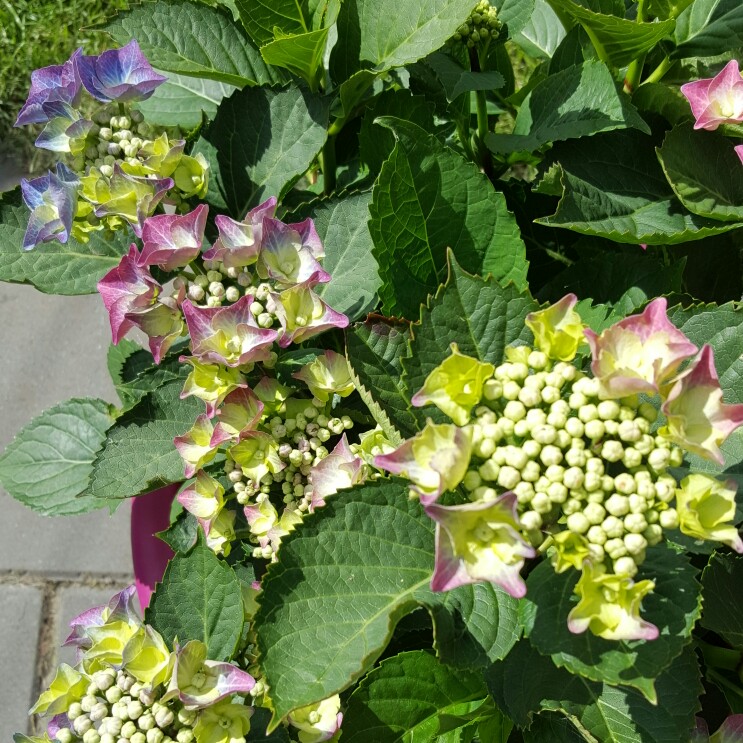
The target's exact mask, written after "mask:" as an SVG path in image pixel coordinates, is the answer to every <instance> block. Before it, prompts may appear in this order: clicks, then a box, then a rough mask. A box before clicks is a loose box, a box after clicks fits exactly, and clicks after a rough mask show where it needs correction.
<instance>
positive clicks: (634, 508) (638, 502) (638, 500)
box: [628, 493, 648, 513]
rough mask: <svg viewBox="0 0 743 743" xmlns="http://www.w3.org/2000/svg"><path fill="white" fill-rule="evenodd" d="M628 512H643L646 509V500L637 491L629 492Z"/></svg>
mask: <svg viewBox="0 0 743 743" xmlns="http://www.w3.org/2000/svg"><path fill="white" fill-rule="evenodd" d="M628 500H629V510H630V513H645V511H647V509H648V502H647V501H646V500H645V499H644V498H643V497H642V496H641V495H639V494H638V493H631V494H630V496H629V499H628Z"/></svg>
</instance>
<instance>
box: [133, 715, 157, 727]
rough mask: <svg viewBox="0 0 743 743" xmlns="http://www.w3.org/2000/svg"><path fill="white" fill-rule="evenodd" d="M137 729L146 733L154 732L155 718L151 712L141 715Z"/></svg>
mask: <svg viewBox="0 0 743 743" xmlns="http://www.w3.org/2000/svg"><path fill="white" fill-rule="evenodd" d="M137 727H138V728H139V729H140V730H144V731H145V732H147V731H148V730H152V728H154V727H155V716H154V715H153V714H152V713H151V712H146V713H145V714H143V715H141V716H140V718H139V719H138V720H137Z"/></svg>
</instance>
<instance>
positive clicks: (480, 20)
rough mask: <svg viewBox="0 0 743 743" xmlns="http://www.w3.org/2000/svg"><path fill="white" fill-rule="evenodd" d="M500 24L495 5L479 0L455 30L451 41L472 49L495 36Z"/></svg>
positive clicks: (498, 31)
mask: <svg viewBox="0 0 743 743" xmlns="http://www.w3.org/2000/svg"><path fill="white" fill-rule="evenodd" d="M502 25H503V24H502V23H501V22H500V21H499V20H498V11H497V9H496V8H495V6H493V5H491V4H490V3H489V2H488V0H480V2H479V3H477V5H476V6H475V9H474V10H473V11H472V13H470V15H469V17H468V18H467V20H466V21H465V22H464V23H463V24H462V25H461V26H460V27H459V28H458V29H457V30H456V33H455V34H454V36H453V37H452V41H455V42H461V43H462V44H465V45H466V46H467V47H469V48H470V49H472V48H473V47H475V46H477V45H478V44H480V43H481V42H488V41H490V39H493V38H497V37H498V35H499V34H500V30H501V27H502Z"/></svg>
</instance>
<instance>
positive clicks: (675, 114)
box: [632, 83, 694, 124]
mask: <svg viewBox="0 0 743 743" xmlns="http://www.w3.org/2000/svg"><path fill="white" fill-rule="evenodd" d="M632 103H633V104H634V105H635V106H636V107H637V109H638V110H640V111H644V112H647V113H655V114H658V115H660V116H662V117H663V118H665V119H666V120H667V121H668V122H670V123H671V124H681V123H682V122H685V121H693V120H694V117H693V116H692V113H691V108H690V107H689V101H688V100H686V98H685V97H684V95H683V94H682V93H681V91H680V90H679V88H678V86H675V85H665V84H664V83H643V84H642V85H641V86H640V87H639V88H637V90H635V92H634V93H633V94H632Z"/></svg>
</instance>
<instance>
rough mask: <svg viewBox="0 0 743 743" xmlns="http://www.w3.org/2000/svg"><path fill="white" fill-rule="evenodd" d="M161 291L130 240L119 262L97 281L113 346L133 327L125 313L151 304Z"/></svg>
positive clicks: (153, 303) (145, 307) (152, 304)
mask: <svg viewBox="0 0 743 743" xmlns="http://www.w3.org/2000/svg"><path fill="white" fill-rule="evenodd" d="M161 291H162V286H161V285H160V284H159V283H158V282H157V281H155V279H153V278H152V276H151V274H150V271H149V269H148V268H145V267H143V266H142V265H140V255H139V251H138V250H137V246H136V245H135V244H134V243H132V245H131V246H130V248H129V252H128V253H127V254H126V255H125V256H124V257H123V258H122V259H121V261H120V262H119V265H118V266H117V267H116V268H112V269H111V270H110V271H109V272H108V273H107V274H106V275H105V276H104V277H103V278H102V279H101V280H100V281H99V282H98V293H99V294H100V295H101V297H102V298H103V304H104V305H105V306H106V310H107V311H108V315H109V320H110V322H111V335H112V337H113V343H114V345H116V344H117V343H118V342H119V341H120V340H121V339H122V338H123V337H124V336H125V335H126V333H127V331H128V330H129V329H130V328H133V327H134V326H135V323H134V322H132V320H130V319H128V318H127V314H128V313H131V312H135V311H137V310H142V309H147V308H149V307H153V306H154V305H155V303H156V301H157V297H158V296H159V294H160V292H161Z"/></svg>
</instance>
